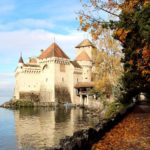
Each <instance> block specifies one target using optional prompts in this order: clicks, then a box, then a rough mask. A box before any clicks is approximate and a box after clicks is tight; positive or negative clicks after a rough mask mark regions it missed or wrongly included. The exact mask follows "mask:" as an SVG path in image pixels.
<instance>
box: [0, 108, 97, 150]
mask: <svg viewBox="0 0 150 150" xmlns="http://www.w3.org/2000/svg"><path fill="white" fill-rule="evenodd" d="M98 121H99V120H98V118H93V117H89V116H87V115H86V113H85V112H84V110H83V109H79V108H68V107H60V108H24V109H20V110H9V109H3V108H0V150H20V149H21V150H36V149H42V148H44V147H51V146H56V145H57V144H58V143H59V139H61V138H63V137H65V136H66V135H72V134H73V132H75V131H77V130H80V129H84V128H88V127H93V126H94V125H96V124H97V123H98Z"/></svg>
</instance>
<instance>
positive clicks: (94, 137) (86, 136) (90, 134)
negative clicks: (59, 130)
mask: <svg viewBox="0 0 150 150" xmlns="http://www.w3.org/2000/svg"><path fill="white" fill-rule="evenodd" d="M133 107H134V104H131V105H129V106H128V107H127V108H126V109H124V110H122V111H121V112H119V113H117V114H116V115H115V116H113V117H111V118H109V119H103V120H101V121H100V122H99V123H98V124H97V125H96V126H95V127H94V128H89V129H84V130H80V131H77V132H75V133H74V134H73V136H66V137H65V138H64V139H61V140H60V143H59V147H54V148H46V149H45V150H90V149H91V147H92V145H93V144H94V143H96V142H98V141H99V140H100V139H101V138H102V137H103V135H104V134H105V133H106V132H108V131H109V130H110V129H112V128H113V127H114V126H115V125H116V124H118V123H119V122H120V121H121V120H122V119H123V118H124V117H125V116H126V115H127V114H128V113H129V112H131V111H132V110H133Z"/></svg>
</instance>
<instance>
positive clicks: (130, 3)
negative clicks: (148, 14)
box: [120, 0, 140, 13]
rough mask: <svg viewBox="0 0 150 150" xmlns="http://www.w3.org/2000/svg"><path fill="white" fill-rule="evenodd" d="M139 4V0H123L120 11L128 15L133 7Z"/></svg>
mask: <svg viewBox="0 0 150 150" xmlns="http://www.w3.org/2000/svg"><path fill="white" fill-rule="evenodd" d="M139 3H140V0H125V2H124V3H123V4H121V5H120V8H121V9H122V11H124V12H126V13H128V12H131V11H133V9H134V7H135V6H137V5H138V4H139Z"/></svg>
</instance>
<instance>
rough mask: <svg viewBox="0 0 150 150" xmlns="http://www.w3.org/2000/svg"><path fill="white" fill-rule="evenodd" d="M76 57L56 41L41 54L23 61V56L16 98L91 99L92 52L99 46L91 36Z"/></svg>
mask: <svg viewBox="0 0 150 150" xmlns="http://www.w3.org/2000/svg"><path fill="white" fill-rule="evenodd" d="M75 48H76V58H75V60H74V61H72V60H70V59H69V57H68V56H67V55H66V54H65V53H64V52H63V50H62V49H61V48H60V47H59V46H58V45H57V44H56V43H55V42H54V43H52V44H51V45H50V46H49V47H48V48H47V49H46V50H41V54H40V55H39V56H38V57H33V58H29V62H28V63H24V61H23V58H22V56H20V59H19V62H18V66H17V69H16V71H15V78H16V84H15V92H14V99H16V100H21V99H31V100H33V101H36V102H40V103H58V102H62V103H66V102H67V103H72V104H81V103H83V100H85V103H86V104H88V103H89V95H88V90H90V89H91V88H93V85H94V84H93V82H92V79H91V78H92V77H91V76H92V52H93V50H94V49H96V47H95V46H94V45H93V43H92V42H91V41H89V40H88V39H85V40H83V41H82V42H81V43H80V44H79V45H77V46H76V47H75Z"/></svg>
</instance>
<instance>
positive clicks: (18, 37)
mask: <svg viewBox="0 0 150 150" xmlns="http://www.w3.org/2000/svg"><path fill="white" fill-rule="evenodd" d="M80 9H81V3H80V0H65V1H64V0H0V103H1V101H2V100H3V99H8V98H10V97H11V96H12V95H13V91H14V84H15V78H14V75H15V69H16V66H17V63H18V59H19V57H20V53H22V55H23V58H24V60H25V62H27V60H28V58H29V57H32V56H38V55H39V54H40V50H41V49H46V48H47V47H48V46H49V45H50V44H51V43H52V42H54V39H55V42H56V43H57V44H58V45H59V46H60V47H61V48H62V49H63V50H64V52H65V53H66V54H67V55H68V56H69V57H70V58H71V59H74V57H75V48H74V47H75V46H76V45H77V44H79V43H80V42H81V41H82V40H83V39H85V38H87V37H88V35H87V34H85V33H83V32H82V31H80V30H78V28H79V22H78V21H77V19H76V18H77V16H78V15H77V12H78V11H79V10H80ZM4 97H5V98H4ZM6 97H7V98H6Z"/></svg>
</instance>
